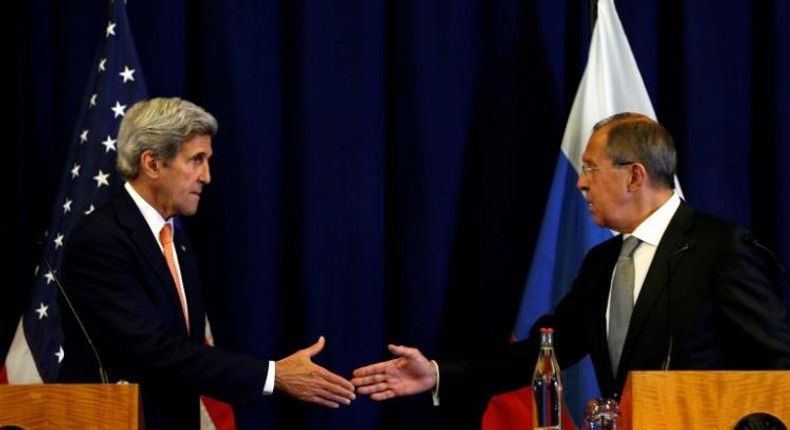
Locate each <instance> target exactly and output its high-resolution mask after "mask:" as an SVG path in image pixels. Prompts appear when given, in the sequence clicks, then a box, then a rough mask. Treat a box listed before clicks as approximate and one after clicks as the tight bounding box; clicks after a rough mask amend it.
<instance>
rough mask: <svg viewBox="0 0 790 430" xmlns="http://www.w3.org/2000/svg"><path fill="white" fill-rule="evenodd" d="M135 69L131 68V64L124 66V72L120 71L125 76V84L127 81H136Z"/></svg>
mask: <svg viewBox="0 0 790 430" xmlns="http://www.w3.org/2000/svg"><path fill="white" fill-rule="evenodd" d="M134 71H135V70H134V69H130V68H129V66H123V72H121V73H118V74H119V75H121V76H123V83H124V84H125V83H126V81H132V82H134Z"/></svg>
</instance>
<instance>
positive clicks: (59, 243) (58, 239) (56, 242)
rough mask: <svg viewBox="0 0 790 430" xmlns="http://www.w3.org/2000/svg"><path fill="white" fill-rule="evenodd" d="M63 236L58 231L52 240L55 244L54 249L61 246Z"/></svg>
mask: <svg viewBox="0 0 790 430" xmlns="http://www.w3.org/2000/svg"><path fill="white" fill-rule="evenodd" d="M64 237H65V236H63V235H62V234H60V233H58V237H56V238H55V240H53V241H52V242H53V243H54V244H55V249H58V248H60V247H61V246H63V238H64Z"/></svg>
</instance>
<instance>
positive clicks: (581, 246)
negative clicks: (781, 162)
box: [483, 0, 680, 430]
mask: <svg viewBox="0 0 790 430" xmlns="http://www.w3.org/2000/svg"><path fill="white" fill-rule="evenodd" d="M624 111H629V112H638V113H641V114H643V115H646V116H649V117H650V118H653V119H655V118H656V115H655V112H654V110H653V105H652V104H651V102H650V96H649V95H648V93H647V88H645V84H644V81H643V80H642V76H641V75H640V73H639V68H638V67H637V65H636V60H635V59H634V55H633V53H632V52H631V47H630V45H629V43H628V38H627V37H626V35H625V31H624V30H623V26H622V24H621V23H620V18H619V17H618V15H617V11H616V10H615V6H614V0H598V18H597V20H596V23H595V26H594V28H593V32H592V37H591V39H590V51H589V55H588V58H587V66H586V68H585V71H584V74H583V75H582V79H581V83H580V84H579V89H578V91H577V92H576V97H575V99H574V101H573V107H572V108H571V112H570V116H569V117H568V122H567V124H566V126H565V134H564V136H563V138H562V147H561V151H560V154H559V156H558V159H557V165H556V167H555V171H554V179H553V181H552V184H551V190H550V192H549V200H548V202H547V204H546V210H545V213H544V215H543V223H542V225H541V230H540V235H539V237H538V242H537V244H536V248H535V253H534V255H533V258H532V265H531V266H530V271H529V276H528V278H527V282H526V286H525V288H524V294H523V296H522V299H521V306H520V309H519V313H518V318H517V320H516V326H515V328H514V338H515V340H519V339H523V338H525V337H526V336H527V335H528V334H529V329H530V327H531V326H532V324H534V322H535V321H536V320H537V319H538V317H540V316H541V315H543V314H545V313H548V312H550V311H551V310H552V309H553V308H554V305H556V303H557V302H558V301H559V299H560V298H561V297H562V296H564V295H565V294H566V293H567V292H568V290H570V287H571V284H572V281H573V279H574V277H575V276H576V272H577V271H578V269H579V267H580V266H581V262H582V259H583V258H584V255H585V254H586V253H587V251H588V250H589V249H590V248H591V247H592V246H594V245H596V244H598V243H600V242H602V241H604V240H606V239H608V238H610V237H612V232H611V231H610V230H608V229H605V228H601V227H598V226H596V225H595V224H593V221H592V218H591V217H590V214H589V212H588V211H587V205H586V202H585V200H584V199H583V197H582V195H581V192H580V191H579V190H578V189H576V181H577V179H578V177H579V171H580V168H581V157H582V153H584V149H585V147H586V146H587V140H588V139H589V137H590V135H591V133H592V128H593V125H595V123H597V122H598V121H599V120H601V119H603V118H606V117H608V116H610V115H613V114H615V113H618V112H624ZM676 184H677V181H676ZM679 190H680V189H679V188H677V191H678V192H679ZM536 359H537V357H536ZM527 365H528V363H527ZM563 378H564V379H563V384H564V388H565V400H566V405H567V408H566V410H567V411H568V413H569V414H570V415H571V416H573V417H574V418H576V421H577V422H580V421H581V419H580V418H581V416H582V414H583V412H584V405H585V403H586V402H587V401H588V400H590V399H591V398H594V397H599V396H600V392H599V389H598V384H597V382H596V380H595V373H594V371H593V368H592V363H591V362H590V359H589V357H588V358H585V359H584V360H583V361H582V362H580V363H577V364H576V365H574V366H572V367H570V368H568V369H564V370H563ZM569 419H570V417H569V416H566V418H565V421H566V424H571V423H569V422H568V420H569ZM525 422H532V394H531V391H530V388H529V387H526V388H522V389H520V390H517V391H514V392H511V393H505V394H502V395H499V396H495V397H493V398H492V399H491V401H490V402H489V405H488V409H487V410H486V413H485V415H484V417H483V429H484V430H506V429H512V428H519V427H520V428H524V427H523V425H524V423H525ZM570 428H572V426H571V427H570Z"/></svg>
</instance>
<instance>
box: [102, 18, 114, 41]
mask: <svg viewBox="0 0 790 430" xmlns="http://www.w3.org/2000/svg"><path fill="white" fill-rule="evenodd" d="M115 25H116V24H115V23H114V22H112V21H110V22H109V23H107V33H106V34H105V35H104V37H105V38H107V37H110V35H113V36H115Z"/></svg>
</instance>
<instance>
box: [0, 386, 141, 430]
mask: <svg viewBox="0 0 790 430" xmlns="http://www.w3.org/2000/svg"><path fill="white" fill-rule="evenodd" d="M3 426H16V427H20V428H23V429H25V430H34V429H35V430H39V429H58V430H60V429H74V430H78V429H79V430H82V429H96V430H103V429H112V430H116V429H117V430H138V429H142V428H145V426H144V425H143V419H142V410H141V409H140V393H139V386H138V385H137V384H35V385H0V428H2V427H3Z"/></svg>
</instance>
